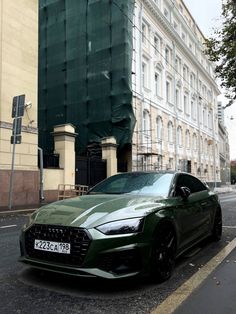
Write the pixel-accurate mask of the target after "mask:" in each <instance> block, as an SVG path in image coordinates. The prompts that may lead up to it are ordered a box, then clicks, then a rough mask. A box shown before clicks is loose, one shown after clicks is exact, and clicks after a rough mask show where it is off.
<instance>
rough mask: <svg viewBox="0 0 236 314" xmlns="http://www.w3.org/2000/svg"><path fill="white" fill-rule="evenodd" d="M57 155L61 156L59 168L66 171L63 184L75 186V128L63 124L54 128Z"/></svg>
mask: <svg viewBox="0 0 236 314" xmlns="http://www.w3.org/2000/svg"><path fill="white" fill-rule="evenodd" d="M53 136H54V145H55V153H57V154H59V155H60V158H59V163H60V164H59V166H60V168H62V169H64V175H63V184H75V137H76V136H77V133H75V127H74V126H73V125H72V124H61V125H56V126H55V127H54V132H53Z"/></svg>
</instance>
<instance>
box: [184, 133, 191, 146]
mask: <svg viewBox="0 0 236 314" xmlns="http://www.w3.org/2000/svg"><path fill="white" fill-rule="evenodd" d="M185 145H186V147H187V148H190V132H189V130H186V133H185Z"/></svg>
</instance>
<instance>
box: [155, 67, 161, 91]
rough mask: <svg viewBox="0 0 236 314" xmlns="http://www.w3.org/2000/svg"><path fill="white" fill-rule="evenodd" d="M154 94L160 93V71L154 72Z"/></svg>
mask: <svg viewBox="0 0 236 314" xmlns="http://www.w3.org/2000/svg"><path fill="white" fill-rule="evenodd" d="M155 95H156V96H158V95H159V96H160V95H161V75H160V73H158V72H156V73H155Z"/></svg>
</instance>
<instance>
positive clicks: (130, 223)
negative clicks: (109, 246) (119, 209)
mask: <svg viewBox="0 0 236 314" xmlns="http://www.w3.org/2000/svg"><path fill="white" fill-rule="evenodd" d="M143 222H144V219H143V218H132V219H124V220H117V221H112V222H108V223H105V224H103V225H100V226H98V227H96V229H97V230H99V231H100V232H102V233H104V234H106V235H115V234H127V233H136V232H141V231H142V229H143Z"/></svg>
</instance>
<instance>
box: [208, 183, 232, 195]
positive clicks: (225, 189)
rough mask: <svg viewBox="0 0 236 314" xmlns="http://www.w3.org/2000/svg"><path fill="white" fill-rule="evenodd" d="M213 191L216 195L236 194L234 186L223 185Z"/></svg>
mask: <svg viewBox="0 0 236 314" xmlns="http://www.w3.org/2000/svg"><path fill="white" fill-rule="evenodd" d="M213 191H214V192H215V193H217V194H222V193H230V192H236V185H223V186H221V187H216V188H214V189H213Z"/></svg>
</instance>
